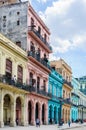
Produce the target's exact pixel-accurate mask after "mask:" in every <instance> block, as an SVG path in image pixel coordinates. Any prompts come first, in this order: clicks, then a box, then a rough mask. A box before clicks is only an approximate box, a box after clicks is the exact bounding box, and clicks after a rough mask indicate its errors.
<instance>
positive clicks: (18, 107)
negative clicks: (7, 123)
mask: <svg viewBox="0 0 86 130" xmlns="http://www.w3.org/2000/svg"><path fill="white" fill-rule="evenodd" d="M16 124H17V125H20V124H21V99H20V97H18V98H17V99H16Z"/></svg>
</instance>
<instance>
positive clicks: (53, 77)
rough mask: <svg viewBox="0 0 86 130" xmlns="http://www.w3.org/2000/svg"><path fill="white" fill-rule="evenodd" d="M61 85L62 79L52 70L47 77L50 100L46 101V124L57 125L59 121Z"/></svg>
mask: <svg viewBox="0 0 86 130" xmlns="http://www.w3.org/2000/svg"><path fill="white" fill-rule="evenodd" d="M62 85H63V78H62V76H61V75H60V74H59V73H57V72H56V71H55V70H52V71H51V73H50V75H49V86H48V92H49V93H50V95H51V99H50V100H49V101H48V122H49V123H55V124H56V123H58V122H59V120H60V119H61V110H62V102H61V100H60V99H61V97H62Z"/></svg>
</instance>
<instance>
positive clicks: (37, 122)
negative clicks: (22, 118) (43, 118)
mask: <svg viewBox="0 0 86 130" xmlns="http://www.w3.org/2000/svg"><path fill="white" fill-rule="evenodd" d="M38 126H39V127H40V120H39V118H37V119H36V127H38Z"/></svg>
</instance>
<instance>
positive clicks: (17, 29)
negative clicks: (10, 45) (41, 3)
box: [0, 0, 52, 125]
mask: <svg viewBox="0 0 86 130" xmlns="http://www.w3.org/2000/svg"><path fill="white" fill-rule="evenodd" d="M6 1H7V0H6ZM8 3H9V4H5V5H4V6H3V5H2V6H0V12H1V11H2V13H1V14H0V30H1V32H2V33H3V34H5V36H7V37H8V38H10V39H11V40H12V41H14V42H15V44H16V45H17V46H20V47H21V48H23V49H24V50H26V52H27V55H28V63H27V84H28V87H27V89H28V90H29V91H30V92H31V93H30V94H28V96H27V100H26V101H27V104H28V106H27V109H28V113H27V118H28V124H33V125H34V124H35V120H36V118H39V119H40V123H41V124H47V123H48V99H49V96H48V77H49V73H50V72H51V70H50V66H49V64H48V58H49V53H51V52H52V48H51V46H50V44H49V37H50V31H49V29H48V28H47V26H46V25H45V24H44V22H43V21H42V20H41V18H40V17H39V16H38V14H37V13H36V12H35V11H34V9H33V8H32V7H31V5H30V4H29V3H28V2H21V1H15V2H13V4H10V2H9V0H8ZM7 10H8V11H7Z"/></svg>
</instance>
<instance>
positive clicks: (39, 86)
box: [27, 5, 52, 125]
mask: <svg viewBox="0 0 86 130" xmlns="http://www.w3.org/2000/svg"><path fill="white" fill-rule="evenodd" d="M49 36H50V32H49V29H48V28H47V27H46V25H45V24H44V23H43V21H42V20H41V19H40V17H39V16H38V15H37V13H36V12H35V11H34V9H33V8H32V7H31V5H29V7H28V36H27V50H28V66H27V67H28V71H27V83H28V84H29V89H30V91H31V93H30V94H28V97H27V100H28V117H27V118H28V123H29V124H33V125H34V124H35V120H36V119H37V118H39V119H40V123H41V124H47V123H48V99H49V96H48V77H49V73H50V71H51V70H50V66H49V63H48V58H49V53H52V48H51V47H50V45H49Z"/></svg>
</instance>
